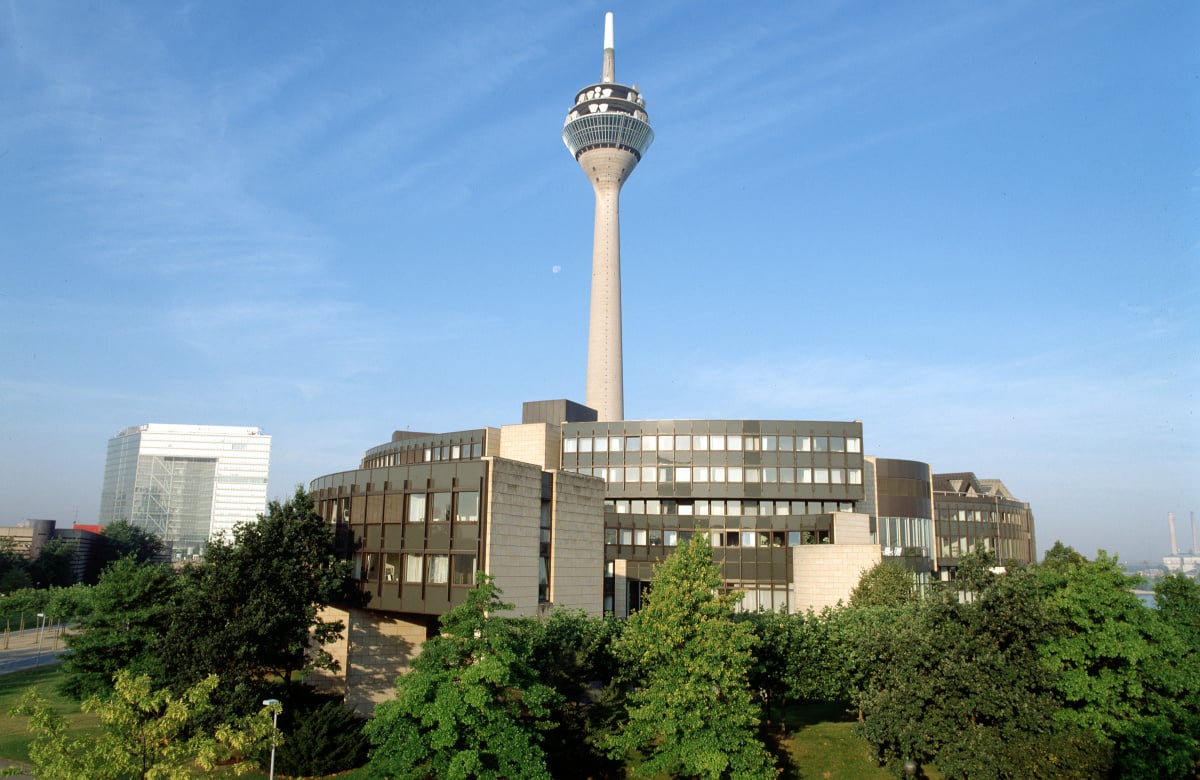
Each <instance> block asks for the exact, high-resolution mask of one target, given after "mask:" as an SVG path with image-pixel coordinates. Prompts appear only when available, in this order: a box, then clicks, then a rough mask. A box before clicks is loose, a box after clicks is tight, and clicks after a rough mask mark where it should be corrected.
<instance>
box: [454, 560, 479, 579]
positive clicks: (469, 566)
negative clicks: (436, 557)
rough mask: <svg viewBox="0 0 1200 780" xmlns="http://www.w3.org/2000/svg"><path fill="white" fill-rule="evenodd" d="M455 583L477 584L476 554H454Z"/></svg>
mask: <svg viewBox="0 0 1200 780" xmlns="http://www.w3.org/2000/svg"><path fill="white" fill-rule="evenodd" d="M454 584H455V585H474V584H475V556H474V555H455V556H454Z"/></svg>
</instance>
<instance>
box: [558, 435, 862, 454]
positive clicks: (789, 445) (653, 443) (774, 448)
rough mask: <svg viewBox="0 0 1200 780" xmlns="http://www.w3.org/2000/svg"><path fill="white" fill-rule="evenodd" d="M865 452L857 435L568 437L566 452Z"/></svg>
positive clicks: (565, 446) (564, 445)
mask: <svg viewBox="0 0 1200 780" xmlns="http://www.w3.org/2000/svg"><path fill="white" fill-rule="evenodd" d="M679 450H685V451H686V450H690V451H692V452H726V451H729V452H862V439H860V438H858V437H857V436H771V435H764V436H759V435H742V434H736V433H730V434H724V433H714V434H675V435H671V434H659V435H651V434H647V435H645V436H567V437H564V438H563V453H564V454H572V453H587V452H622V451H624V452H654V451H658V452H672V451H679Z"/></svg>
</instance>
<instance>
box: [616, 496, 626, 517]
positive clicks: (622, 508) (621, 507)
mask: <svg viewBox="0 0 1200 780" xmlns="http://www.w3.org/2000/svg"><path fill="white" fill-rule="evenodd" d="M615 509H616V512H617V514H619V515H627V514H629V499H628V498H618V499H617V503H616V507H615Z"/></svg>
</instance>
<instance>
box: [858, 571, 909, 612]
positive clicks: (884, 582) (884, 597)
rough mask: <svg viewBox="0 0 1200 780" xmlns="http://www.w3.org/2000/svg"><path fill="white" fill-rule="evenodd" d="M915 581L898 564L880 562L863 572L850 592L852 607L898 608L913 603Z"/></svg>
mask: <svg viewBox="0 0 1200 780" xmlns="http://www.w3.org/2000/svg"><path fill="white" fill-rule="evenodd" d="M916 600H917V581H916V579H915V578H914V577H913V573H912V572H911V571H909V570H908V569H906V568H904V567H903V566H901V565H900V564H898V563H892V562H891V561H880V562H879V563H877V564H875V565H874V566H872V567H871V568H870V569H867V570H866V571H865V572H863V574H862V576H861V577H860V578H859V580H858V585H856V586H855V587H854V590H852V591H851V592H850V606H852V607H899V606H903V605H905V604H912V603H915V602H916Z"/></svg>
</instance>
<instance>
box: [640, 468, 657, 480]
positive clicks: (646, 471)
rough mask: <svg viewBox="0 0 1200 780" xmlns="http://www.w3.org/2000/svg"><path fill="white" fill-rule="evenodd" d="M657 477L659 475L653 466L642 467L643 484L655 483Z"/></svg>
mask: <svg viewBox="0 0 1200 780" xmlns="http://www.w3.org/2000/svg"><path fill="white" fill-rule="evenodd" d="M655 476H657V475H656V474H655V469H654V467H653V466H642V482H653V481H654V477H655Z"/></svg>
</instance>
